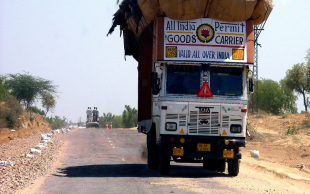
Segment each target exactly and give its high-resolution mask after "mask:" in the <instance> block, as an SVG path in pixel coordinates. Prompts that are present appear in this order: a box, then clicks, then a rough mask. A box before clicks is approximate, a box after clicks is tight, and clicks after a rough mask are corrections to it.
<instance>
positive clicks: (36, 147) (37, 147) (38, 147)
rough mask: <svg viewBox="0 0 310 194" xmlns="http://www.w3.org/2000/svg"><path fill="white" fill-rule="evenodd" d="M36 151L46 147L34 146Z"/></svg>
mask: <svg viewBox="0 0 310 194" xmlns="http://www.w3.org/2000/svg"><path fill="white" fill-rule="evenodd" d="M34 148H35V149H42V148H46V146H44V145H36V146H34Z"/></svg>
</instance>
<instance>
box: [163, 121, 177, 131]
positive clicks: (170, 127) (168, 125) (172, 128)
mask: <svg viewBox="0 0 310 194" xmlns="http://www.w3.org/2000/svg"><path fill="white" fill-rule="evenodd" d="M166 130H167V131H176V130H177V124H176V123H171V122H167V123H166Z"/></svg>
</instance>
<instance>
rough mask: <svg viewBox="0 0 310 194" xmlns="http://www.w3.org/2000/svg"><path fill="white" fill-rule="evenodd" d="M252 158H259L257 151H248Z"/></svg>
mask: <svg viewBox="0 0 310 194" xmlns="http://www.w3.org/2000/svg"><path fill="white" fill-rule="evenodd" d="M250 152H251V157H252V158H259V151H258V150H250Z"/></svg>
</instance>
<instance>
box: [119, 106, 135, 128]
mask: <svg viewBox="0 0 310 194" xmlns="http://www.w3.org/2000/svg"><path fill="white" fill-rule="evenodd" d="M122 117H123V125H124V127H125V128H130V127H135V126H137V124H138V110H137V109H136V108H131V107H130V106H129V105H125V110H124V111H123V114H122Z"/></svg>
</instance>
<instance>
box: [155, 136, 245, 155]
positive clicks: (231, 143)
mask: <svg viewBox="0 0 310 194" xmlns="http://www.w3.org/2000/svg"><path fill="white" fill-rule="evenodd" d="M182 142H183V143H182ZM198 143H204V144H210V151H208V152H201V151H197V144H198ZM160 144H161V147H162V148H163V151H164V153H165V155H167V156H173V148H183V150H184V155H183V157H190V158H200V157H204V158H218V159H221V158H225V157H224V156H223V152H224V150H229V151H234V157H233V158H230V159H241V157H242V156H241V154H240V153H239V147H245V144H246V141H245V138H232V137H226V138H224V137H210V136H209V137H202V136H183V135H182V136H176V135H161V138H160Z"/></svg>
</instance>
